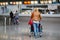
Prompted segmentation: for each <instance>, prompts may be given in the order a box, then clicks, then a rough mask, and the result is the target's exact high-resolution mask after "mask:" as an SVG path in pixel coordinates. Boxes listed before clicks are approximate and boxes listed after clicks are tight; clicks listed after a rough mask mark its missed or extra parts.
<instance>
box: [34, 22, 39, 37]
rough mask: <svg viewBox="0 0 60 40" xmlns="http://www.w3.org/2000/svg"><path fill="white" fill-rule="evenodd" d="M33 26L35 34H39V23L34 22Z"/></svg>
mask: <svg viewBox="0 0 60 40" xmlns="http://www.w3.org/2000/svg"><path fill="white" fill-rule="evenodd" d="M33 27H34V36H38V33H39V29H38V27H39V23H34V22H33Z"/></svg>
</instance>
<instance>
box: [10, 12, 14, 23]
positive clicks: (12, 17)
mask: <svg viewBox="0 0 60 40" xmlns="http://www.w3.org/2000/svg"><path fill="white" fill-rule="evenodd" d="M10 18H11V22H12V23H13V21H14V20H13V19H14V15H13V12H12V11H11V12H10Z"/></svg>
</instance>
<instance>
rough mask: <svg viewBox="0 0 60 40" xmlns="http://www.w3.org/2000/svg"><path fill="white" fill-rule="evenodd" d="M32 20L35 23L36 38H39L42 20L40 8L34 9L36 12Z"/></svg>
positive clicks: (32, 15)
mask: <svg viewBox="0 0 60 40" xmlns="http://www.w3.org/2000/svg"><path fill="white" fill-rule="evenodd" d="M31 19H32V21H33V27H34V36H35V37H38V35H39V29H38V27H39V22H40V20H41V19H42V18H41V15H40V12H39V11H38V8H34V11H33V12H32V14H31Z"/></svg>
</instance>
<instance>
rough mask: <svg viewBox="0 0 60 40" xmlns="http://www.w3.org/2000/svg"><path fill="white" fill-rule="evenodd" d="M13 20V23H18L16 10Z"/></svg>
mask: <svg viewBox="0 0 60 40" xmlns="http://www.w3.org/2000/svg"><path fill="white" fill-rule="evenodd" d="M14 22H15V24H18V22H19V13H18V11H16V12H15V15H14Z"/></svg>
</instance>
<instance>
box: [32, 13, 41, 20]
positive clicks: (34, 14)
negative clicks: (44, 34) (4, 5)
mask: <svg viewBox="0 0 60 40" xmlns="http://www.w3.org/2000/svg"><path fill="white" fill-rule="evenodd" d="M31 19H32V20H33V21H40V20H41V19H42V17H41V15H40V12H33V13H32V14H31Z"/></svg>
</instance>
